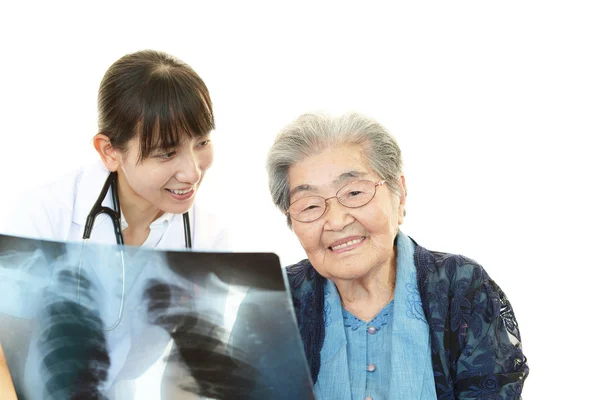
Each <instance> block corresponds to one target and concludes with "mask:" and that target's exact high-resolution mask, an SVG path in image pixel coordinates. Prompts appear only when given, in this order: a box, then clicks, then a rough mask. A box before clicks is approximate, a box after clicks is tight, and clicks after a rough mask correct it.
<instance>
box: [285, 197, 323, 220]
mask: <svg viewBox="0 0 600 400" xmlns="http://www.w3.org/2000/svg"><path fill="white" fill-rule="evenodd" d="M289 212H290V215H291V216H292V217H293V218H294V219H295V220H297V221H301V222H310V221H314V220H316V219H318V218H319V217H320V216H321V215H323V212H325V199H323V198H322V197H318V196H308V197H304V198H302V199H299V200H296V201H295V202H293V203H292V205H291V206H290V210H289Z"/></svg>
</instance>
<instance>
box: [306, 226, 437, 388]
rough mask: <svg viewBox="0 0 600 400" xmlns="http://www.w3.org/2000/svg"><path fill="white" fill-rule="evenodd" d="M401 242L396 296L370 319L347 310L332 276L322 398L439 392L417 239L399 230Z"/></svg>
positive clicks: (328, 288) (321, 377)
mask: <svg viewBox="0 0 600 400" xmlns="http://www.w3.org/2000/svg"><path fill="white" fill-rule="evenodd" d="M396 248H397V270H396V288H395V290H394V301H392V302H390V303H389V304H388V305H387V306H386V307H384V308H383V309H382V310H381V311H380V312H379V314H378V315H377V316H376V317H375V318H374V319H373V320H371V321H370V322H369V323H365V322H363V321H361V320H359V319H357V318H356V317H354V316H353V315H352V314H350V313H349V312H348V311H346V310H344V309H343V308H342V306H341V302H340V297H339V295H338V292H337V289H336V287H335V284H334V283H333V282H332V281H329V280H328V281H327V283H326V285H325V288H324V289H325V304H324V311H325V339H324V341H323V347H322V349H321V367H320V369H319V376H318V379H317V383H316V385H315V394H316V396H317V398H318V399H348V400H349V399H353V400H362V399H372V400H379V399H388V398H389V399H411V400H413V399H416V400H418V399H424V400H425V399H427V400H428V399H436V398H437V397H436V392H435V385H434V378H433V367H432V364H431V345H430V337H429V325H428V324H427V322H426V320H425V318H424V314H423V307H422V305H421V298H420V296H419V291H418V289H417V280H416V267H415V264H414V261H413V256H414V244H413V243H412V241H411V240H410V239H409V238H408V237H407V236H405V235H404V234H402V233H399V234H398V238H397V242H396ZM369 328H372V329H370V330H369ZM391 377H394V379H391ZM398 377H401V378H398Z"/></svg>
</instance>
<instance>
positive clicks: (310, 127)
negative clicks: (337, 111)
mask: <svg viewBox="0 0 600 400" xmlns="http://www.w3.org/2000/svg"><path fill="white" fill-rule="evenodd" d="M348 145H359V146H360V147H361V148H362V149H363V152H364V155H365V157H366V159H367V162H368V165H369V167H370V168H371V169H372V170H373V171H375V173H377V174H378V175H379V176H381V178H382V179H385V181H386V184H387V185H388V187H389V188H390V190H391V192H392V194H393V195H394V196H395V197H400V195H401V188H400V185H399V184H398V181H399V179H400V176H401V175H402V155H401V152H400V147H399V146H398V143H397V142H396V139H395V138H394V137H393V136H392V135H391V134H390V133H389V132H388V130H387V129H385V128H384V127H383V126H382V125H381V124H380V123H378V122H377V121H375V120H374V119H371V118H369V117H366V116H364V115H361V114H357V113H348V114H344V115H342V116H340V117H331V116H328V115H325V114H304V115H302V116H300V117H299V118H298V119H297V120H296V121H294V122H292V123H291V124H289V125H288V126H286V127H285V128H283V129H282V130H281V131H280V132H279V134H278V135H277V138H276V139H275V143H273V146H271V149H270V150H269V153H268V156H267V165H266V166H267V174H268V176H269V189H270V191H271V198H272V199H273V203H275V205H276V206H277V208H279V209H280V210H281V211H282V212H285V211H287V209H288V208H289V206H290V186H289V179H288V171H289V168H290V167H291V166H292V165H294V164H296V163H299V162H301V161H302V160H304V159H305V158H306V157H309V156H311V155H316V154H319V153H320V152H322V151H323V150H325V149H330V148H334V147H341V146H348ZM287 222H288V225H289V226H291V220H290V218H289V216H288V219H287Z"/></svg>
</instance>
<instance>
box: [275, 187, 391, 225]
mask: <svg viewBox="0 0 600 400" xmlns="http://www.w3.org/2000/svg"><path fill="white" fill-rule="evenodd" d="M355 182H370V183H372V184H374V185H375V191H374V192H373V197H371V198H370V199H369V201H367V202H366V203H365V204H363V205H360V206H358V207H349V206H347V205H345V204H343V203H342V202H341V201H340V198H339V197H338V193H339V192H340V191H341V190H342V189H344V188H345V187H346V186H349V185H352V184H353V183H355ZM384 183H385V179H384V180H382V181H379V182H373V181H370V180H368V179H359V180H356V181H352V182H349V183H347V184H345V185H344V186H342V187H341V188H340V189H339V190H338V191H337V192H336V193H335V196H331V197H328V198H325V197H323V196H317V195H313V196H307V197H320V198H322V199H323V200H324V201H325V208H323V213H322V214H321V215H319V216H318V217H317V218H315V219H312V220H310V221H300V220H299V219H296V218H295V217H294V216H293V215H292V214H291V213H290V208H291V207H292V205H293V204H294V203H296V202H298V201H300V200H304V199H305V198H306V197H303V198H302V199H298V200H296V201H294V202H293V203H291V204H290V206H289V207H288V209H287V210H286V211H285V213H284V214H285V215H286V216H288V217H290V218H292V219H293V220H294V221H298V222H301V223H303V224H310V223H311V222H315V221H316V220H318V219H320V218H321V217H322V216H323V215H325V213H326V212H327V208H328V207H329V203H328V202H327V201H328V200H331V199H336V200H337V201H338V203H340V204H341V205H342V206H344V207H346V208H361V207H364V206H366V205H367V204H369V203H370V202H371V201H372V200H373V199H374V198H375V195H376V194H377V187H378V186H382V185H383V184H384Z"/></svg>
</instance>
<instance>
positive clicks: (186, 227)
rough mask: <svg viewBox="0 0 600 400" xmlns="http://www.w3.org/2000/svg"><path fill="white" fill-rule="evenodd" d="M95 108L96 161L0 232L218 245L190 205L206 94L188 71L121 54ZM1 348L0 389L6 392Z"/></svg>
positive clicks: (153, 56) (208, 152)
mask: <svg viewBox="0 0 600 400" xmlns="http://www.w3.org/2000/svg"><path fill="white" fill-rule="evenodd" d="M98 114H99V115H98V125H99V126H98V133H97V134H96V135H95V136H94V138H93V145H94V148H95V149H96V151H97V152H98V155H99V158H100V160H99V161H98V162H96V163H94V164H91V165H89V166H86V167H83V168H81V169H79V170H78V171H76V172H74V173H72V174H70V175H68V176H66V177H64V178H62V179H61V180H59V181H57V182H54V183H52V184H49V185H47V186H45V187H43V188H41V189H39V191H38V192H36V193H32V194H31V195H29V196H28V198H27V201H26V202H24V203H22V204H20V206H21V207H22V210H21V211H20V212H19V213H18V214H19V215H18V219H17V220H15V221H14V222H12V221H10V220H9V221H6V222H5V226H4V227H2V228H0V233H7V234H11V235H14V236H24V237H31V238H36V239H47V240H54V241H65V242H73V241H82V240H84V239H85V240H89V241H90V242H94V243H107V244H117V243H118V244H125V245H130V246H142V247H150V248H161V249H183V248H194V249H198V250H205V251H219V250H226V249H227V244H226V235H225V230H224V229H223V226H222V224H220V223H219V222H218V221H217V220H216V218H215V216H214V214H212V213H211V212H210V211H209V210H206V209H205V208H203V207H201V206H200V205H199V204H198V202H197V201H196V194H197V192H198V188H199V186H200V183H201V182H202V180H203V178H204V176H205V174H206V172H207V171H208V169H209V168H210V166H211V164H212V161H213V146H212V142H211V136H210V135H211V131H212V130H213V129H214V118H213V111H212V102H211V99H210V95H209V92H208V89H207V88H206V85H205V84H204V82H203V81H202V79H201V78H200V77H199V76H198V74H196V72H195V71H194V70H193V69H192V68H191V67H190V66H188V65H187V64H185V63H183V62H182V61H180V60H178V59H176V58H174V57H172V56H170V55H168V54H165V53H162V52H157V51H151V50H146V51H139V52H136V53H132V54H128V55H126V56H124V57H122V58H121V59H119V60H117V61H116V62H115V63H114V64H112V65H111V67H110V68H109V69H108V70H107V71H106V74H105V75H104V78H103V79H102V82H101V84H100V89H99V92H98ZM24 215H25V216H24ZM123 268H125V267H123ZM123 274H125V272H123ZM123 297H125V294H124V293H123ZM28 301H30V300H29V299H28ZM31 301H33V300H31ZM18 317H25V318H27V317H29V316H24V315H19V316H18ZM119 321H120V317H119ZM10 328H11V329H13V327H10ZM111 329H112V328H109V329H105V331H110V330H111ZM115 335H117V334H116V333H114V332H109V333H107V339H106V340H107V343H108V345H109V347H111V346H113V345H114V346H116V345H115V343H122V342H123V340H125V339H124V338H122V337H117V336H115ZM111 343H113V344H111ZM6 346H8V344H6V343H5V349H4V350H7V348H6ZM114 346H113V347H114ZM119 346H121V345H120V344H119ZM1 350H2V349H1V347H0V356H1V357H0V392H1V393H10V392H9V390H12V388H8V386H7V385H10V375H9V374H8V368H7V367H6V362H5V359H4V354H3V352H2V351H1ZM121 352H122V353H124V354H126V353H127V352H126V351H124V350H123V351H121ZM7 357H8V353H7ZM30 358H31V354H30ZM30 363H31V362H30ZM11 368H12V367H11ZM13 372H14V371H13ZM15 383H17V382H15ZM17 386H18V385H17ZM5 387H6V389H5Z"/></svg>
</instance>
